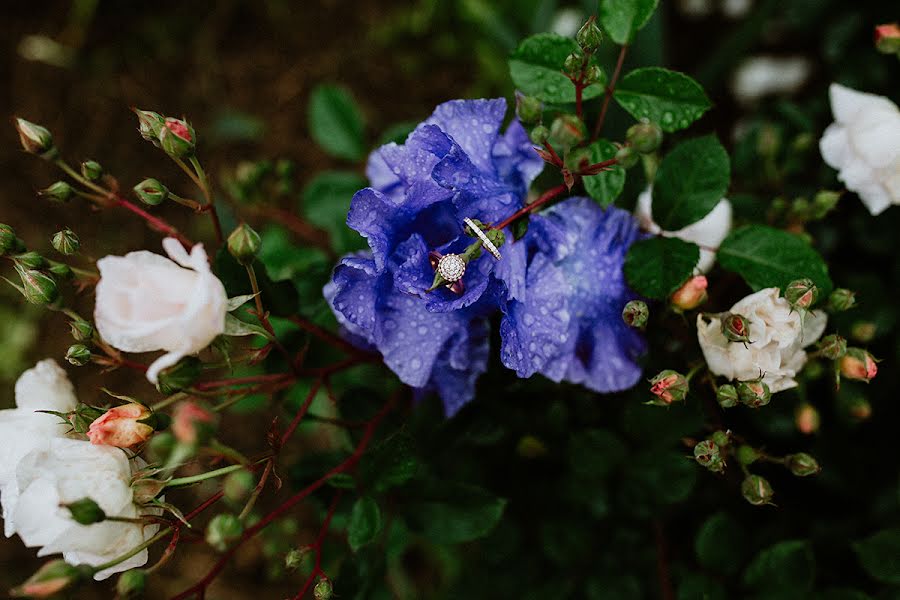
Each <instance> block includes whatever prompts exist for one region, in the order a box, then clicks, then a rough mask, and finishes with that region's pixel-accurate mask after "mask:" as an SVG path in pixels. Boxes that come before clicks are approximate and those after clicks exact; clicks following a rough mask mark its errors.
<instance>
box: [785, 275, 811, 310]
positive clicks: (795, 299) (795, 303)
mask: <svg viewBox="0 0 900 600" xmlns="http://www.w3.org/2000/svg"><path fill="white" fill-rule="evenodd" d="M784 298H785V300H787V301H788V303H789V304H790V305H791V308H796V309H801V310H806V309H808V308H809V307H811V306H812V305H813V304H815V303H816V300H818V299H819V288H817V287H816V284H815V283H814V282H813V280H812V279H797V280H796V281H792V282H790V283H789V284H788V286H787V287H786V288H784Z"/></svg>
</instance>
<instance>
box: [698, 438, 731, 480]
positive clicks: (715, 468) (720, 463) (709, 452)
mask: <svg viewBox="0 0 900 600" xmlns="http://www.w3.org/2000/svg"><path fill="white" fill-rule="evenodd" d="M694 460H696V461H697V462H698V463H699V464H700V465H701V466H703V467H706V468H707V469H709V470H710V471H712V472H713V473H721V472H722V471H724V470H725V461H724V460H722V454H721V452H720V451H719V446H718V445H717V444H716V443H715V442H713V441H712V440H703V441H702V442H700V443H698V444H697V445H696V446H694Z"/></svg>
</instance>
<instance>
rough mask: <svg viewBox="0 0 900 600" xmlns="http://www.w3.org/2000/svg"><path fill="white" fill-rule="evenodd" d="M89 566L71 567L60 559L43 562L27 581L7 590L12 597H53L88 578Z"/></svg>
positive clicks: (89, 574) (89, 573)
mask: <svg viewBox="0 0 900 600" xmlns="http://www.w3.org/2000/svg"><path fill="white" fill-rule="evenodd" d="M90 576H91V569H90V567H82V566H79V567H73V566H72V565H70V564H68V563H66V561H64V560H62V559H58V560H52V561H50V562H48V563H44V565H42V566H41V568H40V569H38V570H37V571H36V572H35V574H34V575H32V576H31V577H29V578H28V581H26V582H25V583H23V584H22V585H20V586H19V587H16V588H13V589H12V590H10V591H9V594H10V596H12V597H13V598H53V597H56V596H57V594H59V593H60V592H62V591H64V590H66V589H71V588H73V587H75V585H77V584H78V583H79V582H81V581H84V580H86V579H89V578H90Z"/></svg>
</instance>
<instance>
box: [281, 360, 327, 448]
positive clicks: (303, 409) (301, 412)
mask: <svg viewBox="0 0 900 600" xmlns="http://www.w3.org/2000/svg"><path fill="white" fill-rule="evenodd" d="M321 386H322V378H321V377H320V378H318V379H316V380H315V381H313V384H312V387H311V388H309V393H308V394H306V400H304V401H303V404H301V405H300V408H298V409H297V414H296V415H294V419H293V420H292V421H291V424H290V425H288V428H287V429H285V431H284V435H282V436H281V445H282V446H284V445H285V444H287V443H288V440H290V439H291V436H292V435H294V431H295V430H296V429H297V426H298V425H300V421H302V420H303V417H304V416H306V413H307V412H308V411H309V407H310V405H311V404H312V401H313V400H314V399H315V397H316V394H317V393H318V392H319V388H320V387H321Z"/></svg>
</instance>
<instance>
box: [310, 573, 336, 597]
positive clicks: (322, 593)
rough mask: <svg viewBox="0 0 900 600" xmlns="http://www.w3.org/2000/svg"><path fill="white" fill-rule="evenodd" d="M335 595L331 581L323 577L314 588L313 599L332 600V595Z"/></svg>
mask: <svg viewBox="0 0 900 600" xmlns="http://www.w3.org/2000/svg"><path fill="white" fill-rule="evenodd" d="M333 594H334V588H333V587H332V585H331V581H330V580H328V579H326V578H325V577H322V578H321V579H319V581H318V582H316V587H314V588H313V598H315V600H331V598H332V595H333Z"/></svg>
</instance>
